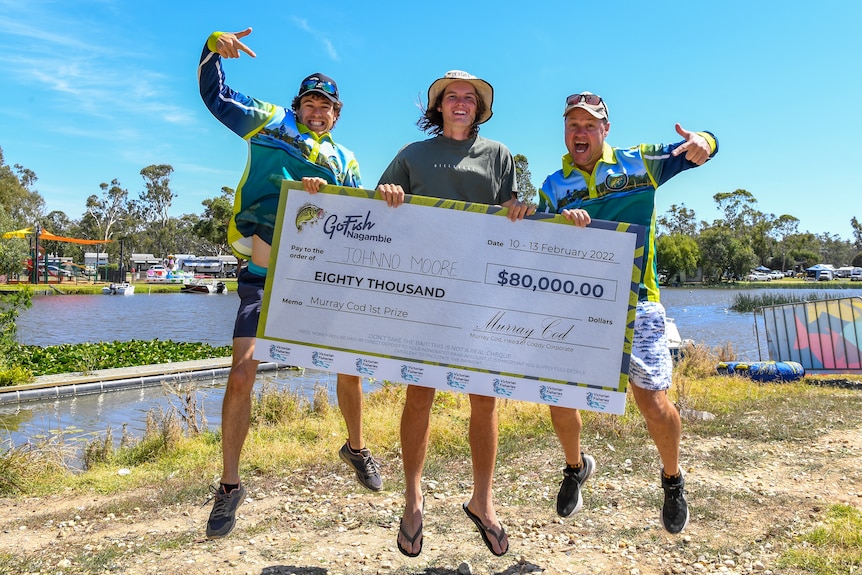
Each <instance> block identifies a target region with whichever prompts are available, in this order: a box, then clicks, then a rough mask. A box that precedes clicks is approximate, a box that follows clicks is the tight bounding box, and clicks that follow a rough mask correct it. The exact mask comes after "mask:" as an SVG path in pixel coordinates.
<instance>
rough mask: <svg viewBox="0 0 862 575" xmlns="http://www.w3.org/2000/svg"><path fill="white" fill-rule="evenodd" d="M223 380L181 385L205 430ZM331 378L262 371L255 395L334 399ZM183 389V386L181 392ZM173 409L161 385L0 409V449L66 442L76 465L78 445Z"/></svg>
mask: <svg viewBox="0 0 862 575" xmlns="http://www.w3.org/2000/svg"><path fill="white" fill-rule="evenodd" d="M225 383H226V380H225V379H224V378H219V379H213V380H197V381H193V382H188V383H186V384H184V385H185V386H187V385H192V386H194V389H195V396H196V398H197V409H198V410H199V411H200V413H202V414H203V416H204V418H205V420H206V424H207V427H208V428H209V429H218V428H219V427H220V426H221V402H222V397H223V394H224V386H225ZM335 384H336V377H335V374H330V373H329V372H325V371H317V370H310V369H307V370H303V371H299V370H290V369H285V370H281V371H278V372H261V373H259V374H258V377H257V383H256V386H255V392H256V393H260V392H261V390H262V389H264V388H269V389H273V388H274V389H280V390H289V391H296V392H297V393H300V394H301V395H303V396H304V397H306V398H308V399H309V400H310V399H311V398H312V397H313V395H314V391H315V389H316V388H318V387H323V388H324V389H326V390H327V392H328V394H329V397H330V399H333V400H334V398H335V393H336V392H335ZM379 385H380V384H379V382H376V381H371V380H365V381H364V388H365V390H366V392H367V391H371V390H373V389H376V388H378V387H379ZM185 389H187V388H182V387H181V390H182V391H184V390H185ZM173 408H176V409H177V410H179V411H180V412H182V411H183V405H182V401H181V399H180V398H179V397H178V396H176V395H174V394H172V393H170V392H169V391H168V390H167V389H165V388H162V387H149V388H137V389H130V390H126V391H116V392H110V393H100V394H92V395H81V396H77V397H73V398H68V399H53V400H46V401H38V402H29V403H23V404H20V405H0V429H2V430H3V432H2V434H0V440H2V442H3V445H2V449H5V448H8V447H10V446H12V445H14V446H20V445H24V444H26V443H27V442H28V441H32V442H40V441H45V440H48V439H51V438H53V439H55V440H56V439H60V438H62V439H63V441H64V442H65V443H67V444H79V445H78V448H79V449H78V453H76V454H74V455H73V456H72V458H71V460H70V462H69V463H70V464H72V465H76V464H77V462H75V461H74V460H75V459H78V458H79V456H80V448H81V447H83V444H84V443H86V442H89V441H92V440H93V439H95V438H96V437H104V436H105V434H106V433H107V430H108V429H110V430H111V433H112V435H113V437H114V440H115V442H119V440H120V438H121V435H122V433H123V427H124V426H125V429H126V432H127V433H128V434H129V435H130V436H132V437H135V438H140V437H142V436H143V434H144V432H145V430H146V419H147V413H148V412H150V411H154V412H155V413H167V412H168V411H170V410H171V409H173Z"/></svg>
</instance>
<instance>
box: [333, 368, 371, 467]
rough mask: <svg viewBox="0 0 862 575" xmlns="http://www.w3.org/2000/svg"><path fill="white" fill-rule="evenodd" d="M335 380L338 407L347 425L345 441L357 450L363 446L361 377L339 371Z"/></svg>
mask: <svg viewBox="0 0 862 575" xmlns="http://www.w3.org/2000/svg"><path fill="white" fill-rule="evenodd" d="M337 381H338V383H337V384H336V393H337V395H338V407H339V409H341V415H342V417H344V423H345V424H346V425H347V443H348V445H350V448H351V449H353V450H354V451H359V450H360V449H362V448H363V447H365V439H364V438H363V437H362V402H363V395H362V378H361V377H359V376H358V375H347V374H344V373H339V374H338V379H337Z"/></svg>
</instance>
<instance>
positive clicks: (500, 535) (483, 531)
mask: <svg viewBox="0 0 862 575" xmlns="http://www.w3.org/2000/svg"><path fill="white" fill-rule="evenodd" d="M461 508H462V509H463V510H464V513H466V514H467V517H469V518H470V521H472V522H473V523H474V524H475V525H476V528H477V529H478V530H479V535H481V536H482V541H484V542H485V546H486V547H487V548H488V551H490V552H491V553H492V554H494V555H496V556H497V557H501V556H503V555H505V554H506V552H507V551H509V538H508V537H506V530H505V529H503V528H502V527H501V528H500V532H499V533H497V532H496V531H494V529H492V528H491V527H486V526H485V524H484V523H482V520H481V519H479V517H478V516H477V515H476V514H475V513H473V512H472V511H470V508H469V507H467V504H466V503H462V504H461ZM489 533H490V534H491V535H493V536H494V539H496V540H497V545H502V543H503V539H505V540H506V547H505V548H504V549H503V550H502V551H500V552H499V553H497V552H495V551H494V547H493V546H492V545H491V540H490V539H489V538H488V534H489Z"/></svg>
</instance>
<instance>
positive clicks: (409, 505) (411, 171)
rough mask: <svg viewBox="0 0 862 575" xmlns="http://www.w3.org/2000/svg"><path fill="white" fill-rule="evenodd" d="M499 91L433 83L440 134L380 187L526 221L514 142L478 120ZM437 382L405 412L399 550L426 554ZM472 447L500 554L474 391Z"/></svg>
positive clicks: (475, 503) (410, 398)
mask: <svg viewBox="0 0 862 575" xmlns="http://www.w3.org/2000/svg"><path fill="white" fill-rule="evenodd" d="M493 100H494V90H493V88H492V87H491V85H490V84H489V83H488V82H486V81H485V80H481V79H479V78H476V77H475V76H472V75H470V74H468V73H466V72H462V71H459V70H453V71H450V72H447V73H446V75H445V76H443V77H442V78H439V79H437V80H435V81H434V82H433V83H432V84H431V86H430V87H429V88H428V109H427V110H425V112H424V114H423V115H422V117H421V118H420V119H419V122H418V125H419V128H420V129H422V130H423V131H425V132H427V133H430V134H433V135H434V137H433V138H431V139H428V140H424V141H421V142H415V143H412V144H408V145H407V146H405V147H404V148H402V149H401V151H400V152H398V154H397V155H396V156H395V158H394V159H393V160H392V162H391V163H390V164H389V166H388V167H387V168H386V170H385V171H384V172H383V175H382V176H381V177H380V182H379V184H378V190H379V191H380V193H381V194H382V195H383V197H384V199H386V200H387V202H388V203H389V205H391V206H398V205H400V204H401V203H402V202H403V200H404V193H405V192H406V193H409V194H412V195H422V196H431V197H435V198H445V199H450V200H459V201H462V202H473V203H480V204H491V205H501V206H504V207H507V208H509V218H510V219H512V220H518V219H522V218H523V217H524V216H525V215H527V212H528V211H529V210H532V206H530V205H528V204H525V203H521V202H520V201H519V200H518V189H517V184H516V179H515V162H514V160H513V159H512V154H511V152H509V150H508V148H506V146H504V145H503V144H501V143H499V142H495V141H493V140H487V139H485V138H482V137H481V136H479V125H480V124H482V123H484V122H487V121H488V119H489V118H490V117H491V114H492V111H491V105H492V104H493ZM434 394H435V390H434V388H430V387H422V386H418V385H408V386H407V399H406V402H405V404H404V411H403V413H402V415H401V449H402V452H403V462H404V480H405V493H404V496H405V508H404V516H403V517H402V519H401V524H400V528H399V531H398V537H397V540H396V542H397V545H398V549H399V550H400V551H401V553H403V554H404V555H407V556H408V557H416V556H417V555H419V554H420V553H421V552H422V543H423V540H424V537H423V535H422V519H423V512H424V504H425V499H424V497H423V495H422V491H421V487H420V481H421V479H422V469H423V467H424V466H425V456H426V453H427V451H428V439H429V433H430V415H431V406H432V404H433V402H434ZM469 433H470V452H471V454H472V459H473V496H472V498H471V499H470V501H468V502H466V503H464V504H463V506H462V507H463V510H464V513H466V514H467V516H468V517H469V518H470V520H471V521H473V523H474V524H475V525H476V528H477V529H478V530H479V534H480V535H481V536H482V540H483V541H484V542H485V545H486V546H487V547H488V549H489V550H490V551H491V553H493V554H494V555H504V554H505V553H506V552H507V551H508V550H509V539H508V537H507V536H506V532H505V531H504V530H503V526H502V525H501V524H500V522H499V520H498V519H497V514H496V511H495V510H494V503H493V496H492V491H491V487H492V484H493V480H494V466H495V462H496V458H497V405H496V399H495V398H493V397H487V396H482V395H470V431H469Z"/></svg>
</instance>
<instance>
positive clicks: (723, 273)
mask: <svg viewBox="0 0 862 575" xmlns="http://www.w3.org/2000/svg"><path fill="white" fill-rule="evenodd" d="M698 246H699V247H700V253H701V259H700V261H701V267H702V268H703V275H704V279H705V280H708V281H714V282H719V281H721V279H722V278H723V277H729V278H735V277H741V276H744V275H745V274H746V273H748V270H750V269H751V267H752V266H753V265H754V262H755V259H756V257H755V255H754V251H753V250H752V249H751V246H750V245H749V244H748V242H746V241H744V240H743V239H741V238H739V237H737V236H736V234H734V232H733V231H732V230H731V229H730V228H729V227H728V226H713V227H711V228H707V229H705V230H703V231H702V232H701V233H700V236H699V237H698Z"/></svg>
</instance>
